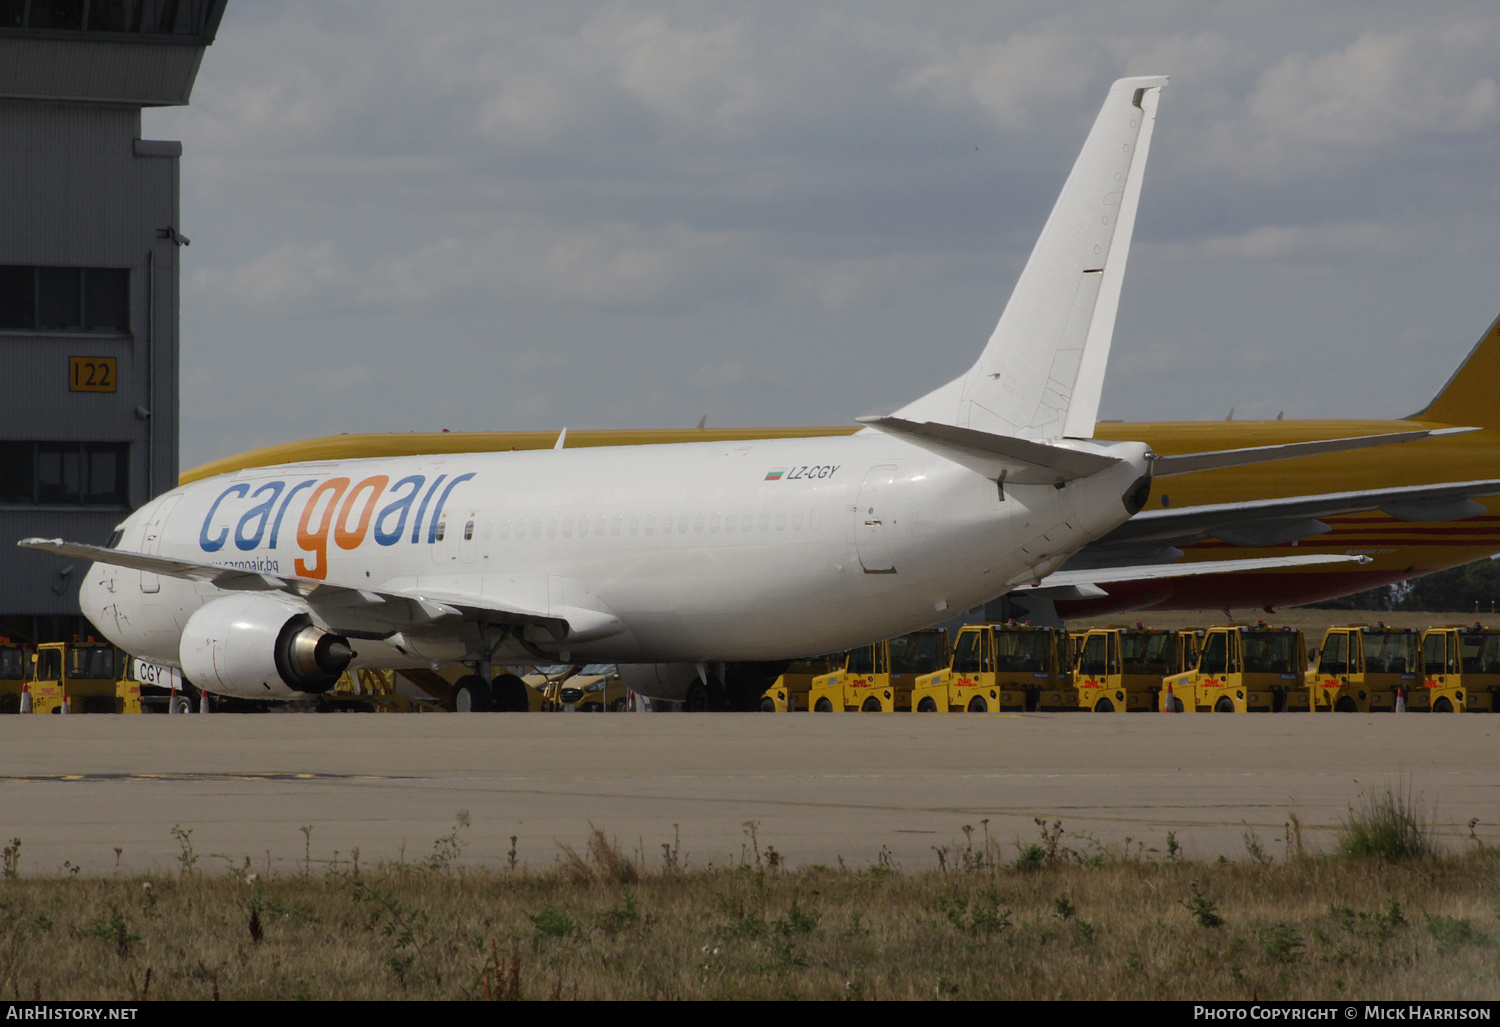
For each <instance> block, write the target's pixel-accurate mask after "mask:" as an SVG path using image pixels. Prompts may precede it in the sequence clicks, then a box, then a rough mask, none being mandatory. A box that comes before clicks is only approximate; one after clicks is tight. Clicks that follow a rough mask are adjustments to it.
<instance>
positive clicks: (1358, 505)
mask: <svg viewBox="0 0 1500 1027" xmlns="http://www.w3.org/2000/svg"><path fill="white" fill-rule="evenodd" d="M1494 495H1500V478H1486V479H1479V480H1475V481H1458V482H1442V483H1439V484H1436V485H1408V486H1402V487H1399V488H1388V489H1363V490H1359V491H1354V492H1329V493H1325V494H1323V495H1315V496H1287V497H1284V498H1281V499H1256V500H1250V501H1247V502H1243V503H1211V504H1207V505H1204V506H1184V507H1177V508H1168V509H1165V510H1143V511H1141V512H1140V513H1138V514H1136V515H1135V516H1134V517H1132V518H1131V519H1130V520H1128V521H1126V522H1125V523H1124V524H1122V525H1120V526H1119V527H1118V528H1116V529H1115V530H1114V531H1112V532H1110V533H1109V534H1108V535H1106V536H1104V537H1103V538H1102V539H1099V540H1098V541H1097V542H1094V543H1092V544H1091V545H1090V546H1088V547H1087V548H1085V549H1084V550H1083V551H1082V552H1080V553H1078V554H1077V555H1076V556H1074V557H1073V559H1072V560H1070V561H1068V563H1067V564H1066V565H1065V569H1067V570H1079V569H1084V568H1095V567H1107V566H1113V567H1124V566H1129V565H1131V564H1139V563H1142V562H1156V561H1159V560H1161V559H1162V558H1163V557H1166V558H1167V559H1176V558H1178V557H1179V556H1180V555H1181V554H1180V552H1174V549H1173V547H1175V546H1177V545H1183V544H1190V543H1193V542H1197V541H1198V540H1200V539H1205V538H1219V539H1223V540H1224V541H1225V542H1229V543H1231V544H1234V545H1245V546H1276V545H1283V544H1285V543H1287V542H1293V541H1296V540H1298V539H1304V538H1311V537H1313V536H1315V535H1320V534H1322V533H1323V532H1325V531H1328V530H1330V528H1329V526H1328V525H1327V524H1325V523H1324V522H1323V521H1322V520H1320V519H1319V518H1323V517H1336V516H1339V515H1341V514H1352V513H1364V512H1367V511H1371V510H1379V511H1382V512H1384V513H1386V514H1389V515H1390V516H1392V517H1396V518H1398V519H1400V520H1405V521H1415V522H1427V523H1432V522H1441V521H1457V520H1463V519H1464V518H1467V517H1473V516H1476V515H1477V514H1481V513H1483V512H1484V510H1485V508H1484V507H1483V506H1481V505H1479V504H1478V503H1475V502H1474V501H1473V497H1475V496H1494ZM1117 580H1123V579H1117Z"/></svg>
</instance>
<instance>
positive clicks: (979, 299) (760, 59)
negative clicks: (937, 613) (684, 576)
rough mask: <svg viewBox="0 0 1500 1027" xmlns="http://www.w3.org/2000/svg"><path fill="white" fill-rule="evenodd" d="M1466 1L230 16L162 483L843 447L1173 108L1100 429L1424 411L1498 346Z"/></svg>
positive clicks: (424, 8)
mask: <svg viewBox="0 0 1500 1027" xmlns="http://www.w3.org/2000/svg"><path fill="white" fill-rule="evenodd" d="M1497 53H1500V14H1497V13H1496V7H1495V5H1494V4H1493V3H1492V2H1491V3H1442V2H1437V3H1425V4H1421V5H1418V4H1412V3H1409V2H1402V3H1381V2H1370V0H1366V2H1362V3H1358V4H1355V3H1349V2H1344V3H1338V4H1308V3H1306V2H1305V0H1297V2H1280V0H1257V2H1255V3H1206V2H1203V0H1192V2H1187V0H1182V2H1178V0H1152V2H1134V3H1120V2H1113V3H1102V2H1088V3H1049V4H1036V3H1002V2H996V0H984V2H976V3H963V2H954V0H944V2H942V3H932V2H927V3H897V2H874V0H864V2H857V3H854V2H851V3H807V2H806V0H801V2H788V3H778V2H765V0H762V2H759V3H756V4H753V5H748V4H724V3H693V2H683V3H663V2H655V3H634V2H621V3H570V2H559V0H549V2H539V3H530V2H505V3H496V2H494V0H446V2H437V0H423V2H421V3H411V2H410V0H360V2H358V3H355V2H352V0H319V2H315V3H308V2H291V0H254V2H250V0H230V2H229V5H228V11H227V13H226V14H225V17H224V21H223V24H222V26H221V27H220V30H219V35H218V40H217V42H216V43H215V44H214V45H213V46H212V47H211V48H209V50H208V51H207V53H206V54H205V56H204V60H203V66H202V70H201V72H200V74H199V76H198V81H197V85H196V87H195V89H194V92H193V99H192V104H191V106H189V107H186V108H178V109H162V110H154V111H147V112H146V115H145V133H146V135H148V136H149V137H153V138H165V139H180V140H182V142H183V146H184V155H183V161H182V225H181V227H182V231H183V232H184V233H185V234H186V235H187V236H189V237H190V238H191V239H192V246H191V248H189V249H186V250H183V251H182V256H183V262H184V263H183V275H182V285H183V290H182V369H183V420H182V462H183V466H184V467H190V466H193V465H195V464H198V463H201V462H203V461H205V460H209V459H213V458H216V457H219V456H224V455H227V454H230V453H234V452H238V451H240V450H243V449H248V448H251V447H253V446H257V445H265V444H268V443H272V442H279V441H284V440H288V439H294V438H302V437H307V436H314V435H327V434H334V433H338V432H356V431H436V430H439V429H442V428H449V429H452V430H455V431H459V430H484V429H558V428H561V427H563V426H565V425H566V426H570V427H577V428H592V427H691V426H692V425H694V424H695V423H697V421H698V418H699V417H700V416H702V415H703V414H705V413H706V414H707V415H708V418H709V423H710V424H711V425H719V426H733V425H804V424H841V423H847V422H849V421H850V420H851V419H852V418H853V417H855V416H857V415H860V414H866V413H881V412H888V411H889V410H891V409H894V408H895V407H897V406H899V405H900V404H902V403H904V402H906V401H908V400H910V399H913V398H915V397H916V396H918V395H920V394H922V393H923V392H925V391H927V390H928V389H930V388H932V387H935V386H936V385H939V384H941V383H942V382H943V381H946V380H947V379H949V378H951V377H953V376H955V375H957V374H959V373H960V372H962V371H963V370H965V369H966V368H967V367H968V366H969V365H970V364H971V363H972V362H973V360H974V358H975V357H976V356H977V355H978V353H979V350H980V349H981V347H982V345H983V342H984V339H985V338H986V337H987V336H988V335H989V333H990V331H991V329H992V328H993V327H994V323H995V321H996V319H997V318H998V316H999V313H1000V311H1001V309H1002V307H1003V306H1004V303H1005V300H1006V298H1007V296H1008V295H1009V292H1010V288H1011V285H1012V283H1013V281H1014V279H1015V276H1016V274H1017V273H1018V272H1019V270H1020V267H1021V265H1022V264H1023V263H1024V261H1025V259H1026V255H1027V254H1028V252H1029V251H1030V248H1031V245H1032V242H1033V241H1034V238H1035V235H1036V233H1037V231H1038V230H1039V229H1040V227H1041V224H1042V222H1043V220H1044V219H1045V217H1046V215H1047V211H1048V210H1049V209H1050V206H1051V204H1052V201H1053V199H1054V198H1055V196H1056V193H1057V190H1058V189H1059V188H1060V187H1061V185H1062V181H1063V178H1064V177H1065V175H1066V173H1067V170H1068V168H1069V166H1070V165H1071V163H1072V161H1073V158H1074V157H1075V156H1076V154H1077V151H1078V148H1079V147H1080V146H1081V144H1082V142H1083V138H1084V136H1085V135H1086V133H1087V131H1088V128H1089V125H1090V124H1091V123H1092V120H1093V117H1094V115H1095V113H1096V112H1097V109H1098V106H1099V104H1100V102H1101V101H1102V100H1103V97H1104V93H1105V91H1106V89H1107V87H1108V85H1109V83H1110V81H1111V80H1113V79H1114V78H1117V77H1119V76H1121V75H1127V74H1166V75H1170V76H1171V77H1172V84H1171V85H1170V86H1169V87H1168V88H1167V90H1166V91H1165V92H1164V93H1163V95H1162V100H1161V106H1160V111H1159V115H1158V120H1157V128H1156V134H1155V138H1154V141H1153V147H1152V152H1151V155H1150V163H1149V167H1148V169H1147V174H1146V181H1145V189H1144V192H1143V195H1142V200H1141V208H1140V215H1139V218H1138V221H1137V225H1136V236H1135V246H1134V249H1133V251H1132V254H1131V259H1130V266H1129V271H1128V273H1127V275H1126V279H1125V288H1124V297H1123V300H1122V302H1121V305H1120V316H1119V323H1118V328H1117V331H1116V333H1115V343H1114V349H1113V353H1112V356H1111V360H1110V369H1109V376H1108V379H1107V380H1106V384H1105V389H1104V400H1103V406H1102V409H1101V412H1100V415H1101V417H1105V418H1123V419H1126V420H1170V419H1177V420H1187V419H1215V420H1217V419H1222V418H1223V417H1224V416H1225V415H1226V414H1227V413H1228V411H1229V409H1230V408H1231V407H1233V408H1234V410H1235V417H1236V419H1241V418H1252V417H1275V416H1276V414H1277V412H1278V411H1282V410H1284V411H1285V412H1286V416H1287V417H1289V418H1303V417H1341V416H1374V417H1398V416H1402V415H1405V414H1408V413H1411V412H1412V411H1414V410H1416V409H1418V408H1419V407H1421V406H1422V405H1423V404H1424V403H1425V402H1426V401H1427V400H1428V399H1429V398H1430V397H1431V395H1432V394H1433V392H1434V391H1435V390H1436V389H1437V388H1438V387H1439V386H1440V385H1441V384H1442V383H1443V381H1445V380H1446V378H1447V376H1448V375H1449V373H1451V371H1452V369H1453V367H1454V366H1456V364H1457V363H1458V361H1459V360H1460V359H1461V358H1462V357H1463V355H1464V354H1465V353H1466V352H1467V351H1468V350H1469V348H1470V347H1471V346H1472V345H1473V343H1474V341H1475V340H1476V339H1477V338H1478V337H1479V335H1480V333H1481V332H1482V331H1483V329H1484V328H1485V327H1486V326H1487V325H1488V324H1489V322H1490V321H1491V320H1493V319H1494V317H1495V316H1496V314H1497V313H1500V231H1497V227H1496V226H1497V223H1500V171H1497V169H1500V133H1497V129H1500V86H1497V78H1500V58H1497V56H1496V54H1497Z"/></svg>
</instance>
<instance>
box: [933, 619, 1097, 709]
mask: <svg viewBox="0 0 1500 1027" xmlns="http://www.w3.org/2000/svg"><path fill="white" fill-rule="evenodd" d="M1072 662H1073V648H1072V643H1071V641H1070V639H1069V637H1068V633H1067V632H1066V631H1064V630H1063V629H1061V628H1041V627H1033V626H1032V625H1030V624H1017V623H1016V622H1015V621H1006V622H1005V623H1003V624H993V623H992V624H966V625H964V626H963V627H962V628H960V629H959V632H958V638H957V639H956V640H955V642H954V644H953V660H952V663H951V664H950V665H949V666H948V667H947V668H946V669H944V670H937V671H934V672H933V673H931V674H924V675H922V676H921V677H919V678H918V679H917V681H916V683H915V685H914V687H913V688H912V696H911V702H912V707H911V708H912V709H913V710H915V711H917V712H918V713H939V712H947V713H961V712H965V711H967V712H970V713H987V712H988V713H994V712H997V711H1000V710H1006V711H1015V712H1024V711H1036V710H1043V711H1049V710H1076V709H1077V708H1078V690H1077V689H1076V688H1075V687H1074V686H1073V674H1072Z"/></svg>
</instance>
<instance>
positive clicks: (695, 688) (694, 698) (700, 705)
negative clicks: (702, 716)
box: [682, 681, 708, 713]
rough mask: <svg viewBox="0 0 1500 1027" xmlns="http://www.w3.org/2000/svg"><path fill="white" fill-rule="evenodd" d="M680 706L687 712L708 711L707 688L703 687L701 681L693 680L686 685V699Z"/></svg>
mask: <svg viewBox="0 0 1500 1027" xmlns="http://www.w3.org/2000/svg"><path fill="white" fill-rule="evenodd" d="M682 708H683V710H684V711H686V712H688V713H707V712H708V689H707V688H704V687H703V682H701V681H694V682H693V683H692V684H691V685H688V690H687V701H686V702H685V703H683V704H682Z"/></svg>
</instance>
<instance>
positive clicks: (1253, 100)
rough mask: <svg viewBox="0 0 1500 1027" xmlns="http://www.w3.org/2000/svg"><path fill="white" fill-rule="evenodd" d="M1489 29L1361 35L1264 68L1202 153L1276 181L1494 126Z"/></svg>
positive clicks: (1498, 116)
mask: <svg viewBox="0 0 1500 1027" xmlns="http://www.w3.org/2000/svg"><path fill="white" fill-rule="evenodd" d="M1496 39H1497V33H1496V32H1495V31H1494V27H1493V26H1492V25H1486V24H1477V25H1465V26H1449V27H1445V28H1441V29H1438V28H1433V29H1427V28H1414V29H1410V30H1408V31H1405V32H1399V33H1389V32H1388V33H1365V34H1362V35H1360V36H1359V37H1358V38H1356V39H1355V40H1354V41H1353V42H1351V43H1349V44H1348V45H1347V46H1344V47H1342V48H1340V49H1337V50H1330V51H1325V52H1322V53H1311V54H1310V53H1306V52H1297V53H1292V54H1288V55H1285V56H1283V57H1281V58H1280V59H1279V60H1277V61H1276V62H1275V63H1274V64H1272V65H1271V66H1269V67H1267V68H1266V69H1265V70H1264V71H1263V72H1262V73H1261V74H1260V76H1259V78H1258V80H1257V81H1256V83H1255V86H1254V89H1253V90H1252V91H1251V93H1250V95H1249V96H1248V97H1246V99H1245V101H1244V104H1243V107H1242V108H1241V109H1240V110H1239V111H1238V112H1237V114H1236V115H1235V116H1232V117H1230V118H1227V119H1224V120H1221V121H1220V122H1219V124H1217V125H1215V126H1214V127H1213V128H1212V130H1211V131H1210V132H1208V133H1207V134H1206V141H1207V142H1206V145H1205V146H1204V147H1203V152H1204V154H1205V156H1207V157H1208V158H1209V159H1210V160H1211V161H1212V162H1214V163H1217V164H1220V165H1223V166H1228V167H1230V168H1232V169H1233V170H1234V172H1235V173H1236V174H1239V175H1243V176H1245V177H1249V178H1258V179H1264V180H1282V179H1285V178H1288V177H1292V176H1296V175H1300V174H1305V173H1308V172H1317V171H1322V170H1325V169H1328V168H1331V167H1337V166H1340V165H1342V164H1344V163H1347V161H1348V160H1349V159H1350V157H1351V156H1352V155H1354V154H1363V153H1366V152H1369V151H1373V150H1375V149H1376V148H1379V147H1382V146H1387V145H1390V144H1393V143H1401V144H1403V145H1408V146H1411V145H1420V140H1421V139H1422V137H1424V136H1430V135H1472V134H1476V133H1483V132H1490V131H1492V130H1493V129H1494V128H1495V127H1496V126H1497V125H1500V86H1497V84H1496V81H1495V78H1494V77H1493V72H1494V59H1493V49H1494V43H1495V42H1496Z"/></svg>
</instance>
